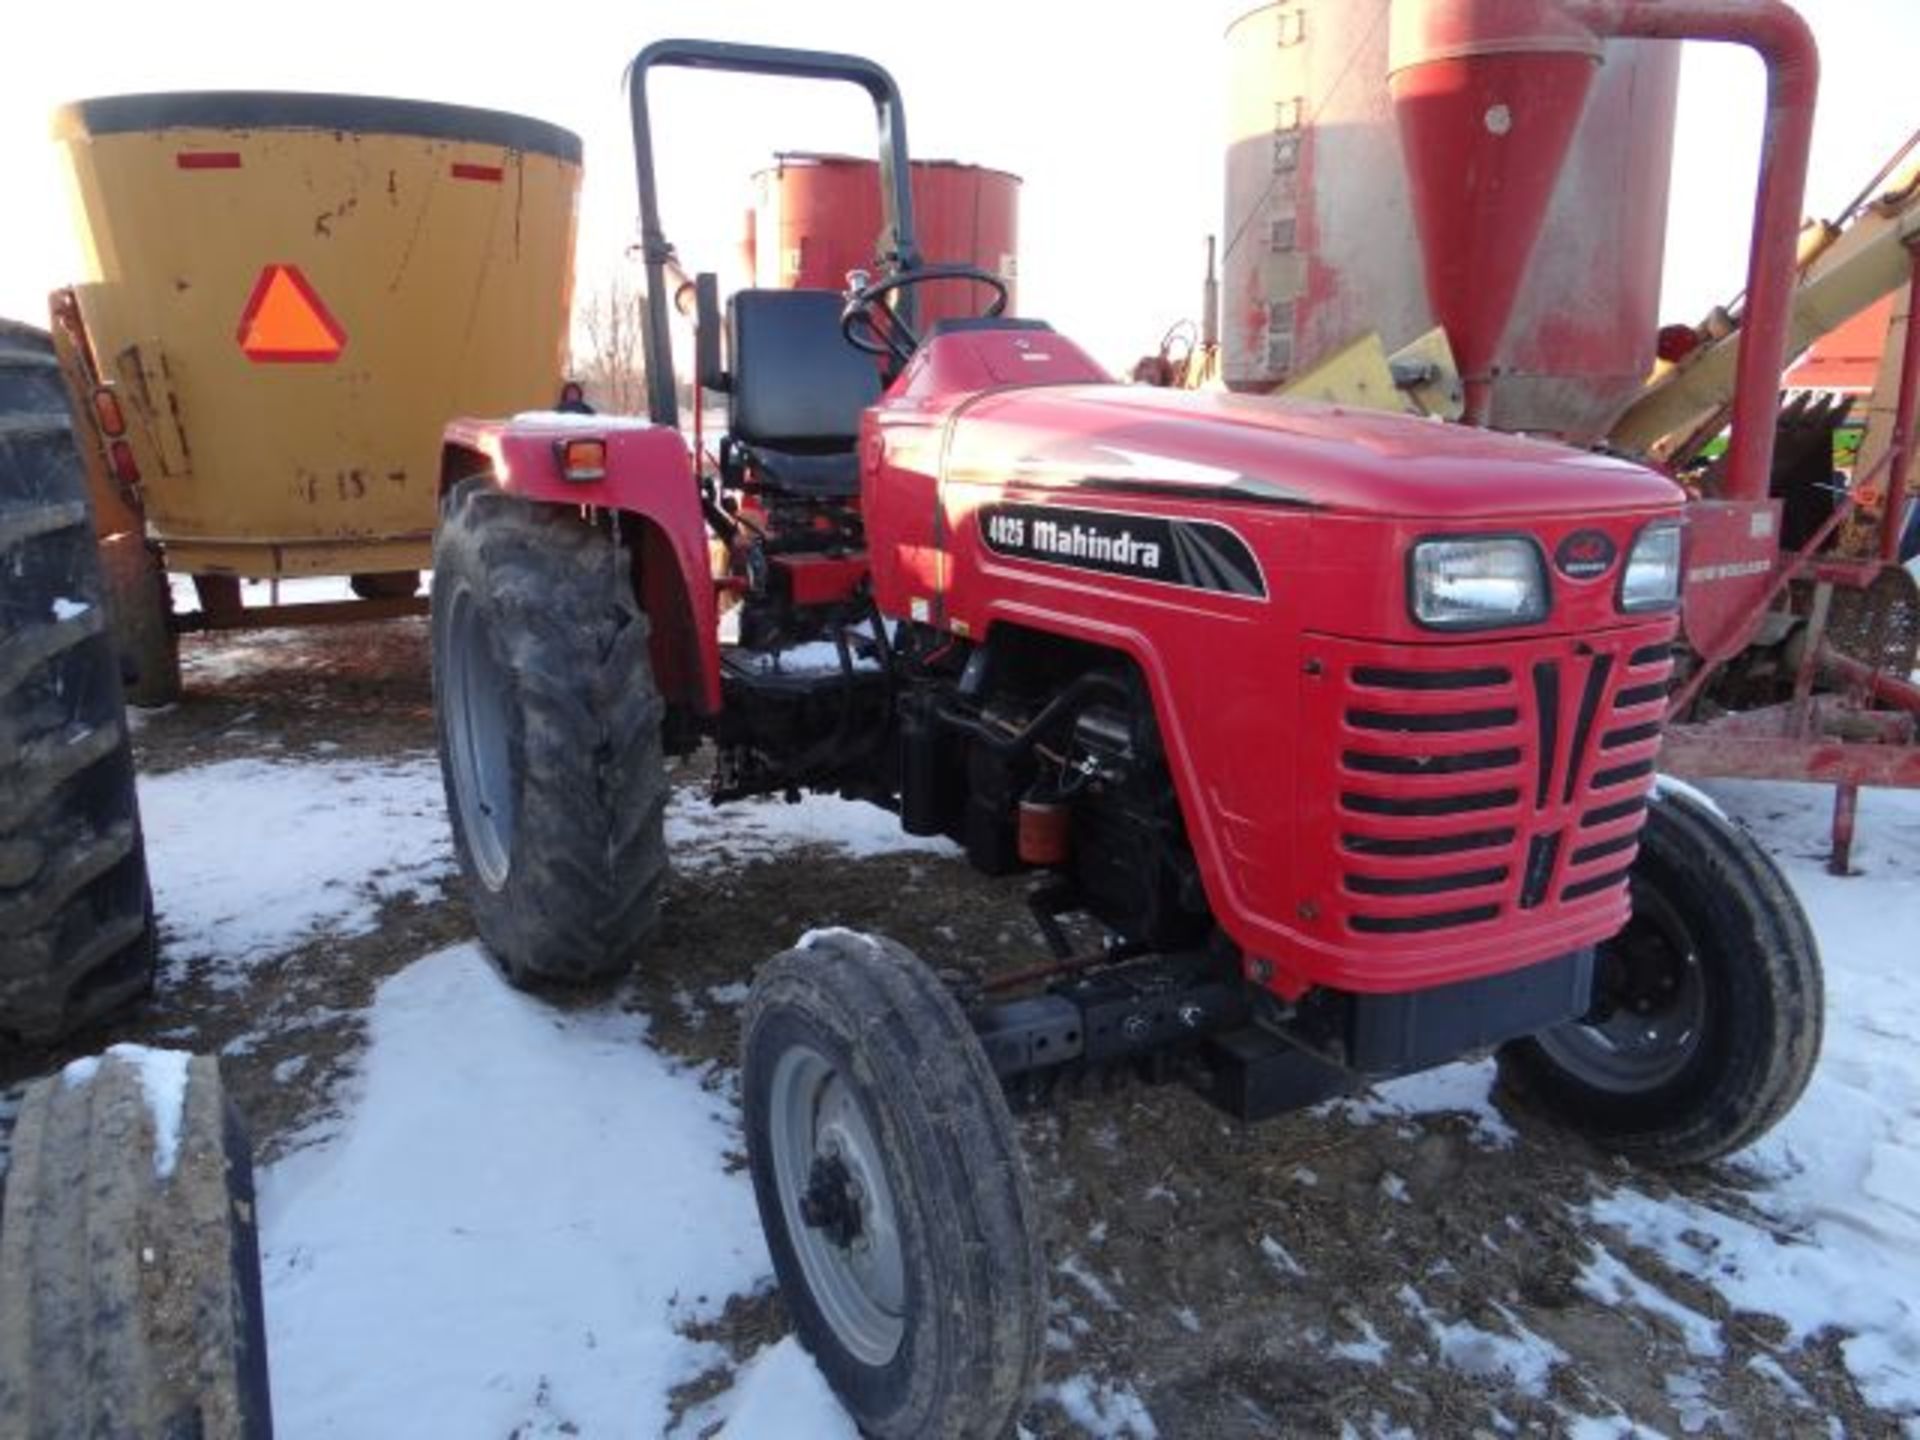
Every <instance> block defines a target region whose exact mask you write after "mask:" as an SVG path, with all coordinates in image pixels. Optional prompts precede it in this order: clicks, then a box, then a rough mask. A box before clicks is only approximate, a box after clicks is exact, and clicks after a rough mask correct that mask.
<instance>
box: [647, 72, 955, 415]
mask: <svg viewBox="0 0 1920 1440" xmlns="http://www.w3.org/2000/svg"><path fill="white" fill-rule="evenodd" d="M660 66H674V67H677V68H681V69H688V70H731V71H734V72H736V73H739V74H746V75H788V76H793V77H795V78H796V79H802V80H843V81H846V82H848V83H849V84H853V85H858V86H859V87H860V88H861V89H862V90H865V91H866V92H867V94H868V95H869V96H871V97H872V99H873V109H874V114H875V116H876V117H877V119H878V120H879V124H880V192H881V193H880V213H881V215H882V217H883V223H884V226H885V228H884V229H883V230H882V231H881V233H880V259H881V261H882V263H883V264H885V265H888V266H891V267H892V268H894V269H896V270H913V269H917V268H918V267H919V264H920V255H919V251H918V249H917V248H916V246H915V243H914V237H913V192H912V189H911V186H910V184H909V175H910V173H911V172H910V171H909V170H908V168H907V118H906V110H905V107H904V106H903V105H902V104H901V100H900V87H899V86H897V85H895V84H894V83H893V77H892V76H891V75H889V74H888V73H887V72H886V71H885V70H883V69H882V68H881V67H880V66H878V65H876V64H874V62H873V61H871V60H863V59H861V58H860V57H859V56H857V55H837V54H833V53H831V52H829V51H820V50H786V49H781V48H778V47H775V46H770V45H730V44H725V43H722V42H720V41H717V40H656V41H654V42H653V44H651V45H649V46H647V47H646V48H645V49H644V50H642V51H641V52H640V53H639V54H638V55H636V56H635V57H634V60H633V64H632V66H631V67H630V68H629V69H628V71H627V89H628V95H629V99H630V101H631V103H632V106H633V162H634V167H635V169H636V170H637V171H638V176H639V181H640V250H641V258H642V260H643V261H644V263H645V265H646V271H647V311H646V323H645V325H644V326H643V327H642V331H643V333H642V339H643V341H644V350H645V354H646V364H647V414H648V417H649V418H650V419H652V420H653V422H654V423H655V424H656V425H677V424H679V421H680V408H679V401H678V398H677V397H676V395H675V394H674V381H673V340H672V337H671V335H670V334H669V331H668V326H669V323H670V318H671V317H670V315H669V309H668V299H667V266H668V265H669V264H671V263H672V261H673V246H672V245H671V244H669V243H668V241H667V236H666V232H665V231H664V230H662V229H661V228H660V197H659V193H658V190H657V189H656V187H655V184H654V169H653V126H652V123H651V121H650V120H649V119H648V115H647V74H648V72H649V71H651V70H654V69H656V68H658V67H660ZM909 294H910V292H909ZM905 304H906V312H905V318H906V320H907V322H908V323H909V324H911V323H912V321H913V315H912V312H911V307H912V300H911V299H910V298H909V299H907V300H906V302H905Z"/></svg>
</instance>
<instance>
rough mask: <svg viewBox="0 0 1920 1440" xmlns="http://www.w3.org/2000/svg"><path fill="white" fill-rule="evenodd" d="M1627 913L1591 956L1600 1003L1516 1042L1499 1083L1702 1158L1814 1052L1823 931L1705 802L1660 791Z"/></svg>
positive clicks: (1746, 1130) (1592, 1125)
mask: <svg viewBox="0 0 1920 1440" xmlns="http://www.w3.org/2000/svg"><path fill="white" fill-rule="evenodd" d="M1631 885H1632V892H1633V915H1632V918H1631V919H1629V920H1628V922H1627V926H1626V928H1625V929H1624V930H1623V931H1621V933H1620V934H1619V935H1617V936H1615V937H1614V938H1613V939H1612V940H1610V941H1608V942H1607V943H1606V944H1605V945H1603V946H1601V947H1600V952H1599V954H1598V955H1597V956H1596V957H1595V974H1594V1000H1593V1007H1592V1009H1591V1010H1589V1011H1588V1013H1587V1014H1586V1015H1585V1016H1583V1017H1581V1019H1579V1020H1576V1021H1573V1022H1571V1023H1569V1024H1566V1025H1560V1026H1556V1027H1555V1028H1554V1029H1551V1030H1547V1031H1543V1032H1542V1033H1540V1034H1538V1035H1535V1036H1533V1037H1532V1038H1530V1039H1526V1040H1518V1041H1514V1042H1513V1043H1512V1044H1510V1045H1508V1046H1506V1047H1505V1048H1504V1049H1503V1050H1502V1051H1501V1054H1500V1068H1501V1076H1502V1079H1503V1080H1504V1081H1505V1082H1506V1083H1507V1085H1508V1086H1509V1088H1510V1089H1512V1090H1513V1091H1514V1092H1515V1093H1516V1094H1517V1095H1518V1096H1519V1097H1520V1098H1521V1099H1522V1101H1523V1102H1525V1103H1531V1104H1533V1105H1534V1106H1536V1107H1537V1108H1538V1109H1540V1110H1542V1111H1543V1112H1545V1113H1546V1114H1548V1115H1549V1116H1551V1117H1552V1118H1554V1119H1555V1120H1556V1121H1558V1122H1559V1123H1561V1124H1563V1125H1564V1126H1566V1127H1567V1128H1568V1129H1571V1130H1575V1131H1578V1132H1579V1133H1581V1134H1584V1135H1585V1136H1586V1137H1587V1138H1588V1139H1590V1140H1592V1141H1593V1142H1594V1143H1596V1144H1598V1145H1600V1146H1601V1147H1603V1148H1605V1149H1609V1150H1614V1151H1617V1152H1618V1153H1620V1154H1623V1155H1627V1156H1631V1157H1632V1158H1634V1159H1636V1160H1642V1161H1646V1162H1649V1163H1652V1164H1660V1165H1694V1164H1702V1163H1705V1162H1707V1161H1710V1160H1717V1159H1720V1158H1721V1157H1722V1156H1725V1155H1729V1154H1731V1153H1732V1152H1734V1151H1736V1150H1739V1149H1742V1148H1743V1147H1745V1146H1747V1145H1750V1144H1752V1143H1753V1142H1754V1141H1755V1140H1757V1139H1759V1138H1760V1136H1761V1135H1763V1134H1765V1133H1766V1132H1767V1130H1769V1129H1770V1128H1772V1126H1773V1125H1774V1124H1775V1123H1776V1122H1777V1121H1779V1120H1780V1118H1781V1117H1782V1116H1784V1115H1785V1114H1786V1113H1787V1111H1788V1110H1790V1109H1791V1108H1792V1107H1793V1103H1794V1101H1796V1100H1797V1099H1799V1098H1800V1092H1801V1091H1802V1090H1804V1089H1805V1088H1806V1084H1807V1080H1808V1078H1809V1077H1810V1076H1811V1075H1812V1073H1813V1067H1814V1062H1815V1061H1816V1060H1817V1059H1818V1058H1819V1054H1820V1036H1821V1025H1822V1018H1821V1017H1822V1001H1823V991H1822V982H1821V974H1820V953H1819V950H1818V948H1817V947H1816V945H1815V943H1814V937H1813V929H1812V927H1811V926H1810V925H1809V924H1808V923H1807V917H1806V914H1805V912H1804V911H1802V910H1801V908H1800V904H1799V901H1797V900H1796V899H1795V898H1794V895H1793V891H1792V890H1791V889H1790V888H1789V887H1788V885H1787V882H1786V879H1785V877H1783V876H1782V875H1781V874H1780V872H1779V870H1778V869H1777V868H1776V867H1775V866H1774V864H1773V862H1772V861H1771V860H1770V859H1768V858H1767V856H1766V854H1765V853H1764V852H1763V851H1762V850H1761V849H1760V847H1759V846H1758V845H1756V844H1754V842H1753V841H1752V840H1751V839H1750V838H1748V836H1747V835H1746V834H1745V833H1743V832H1742V831H1740V830H1739V829H1737V828H1736V827H1735V826H1734V825H1733V824H1732V823H1731V822H1729V821H1728V820H1726V819H1725V818H1724V817H1723V816H1721V815H1720V814H1718V813H1717V812H1716V811H1715V810H1713V809H1712V808H1711V807H1710V806H1709V805H1708V804H1707V803H1706V802H1705V801H1703V800H1701V799H1696V798H1695V797H1693V796H1692V795H1690V794H1688V793H1686V792H1685V791H1681V790H1676V789H1668V790H1664V791H1661V792H1658V793H1656V794H1655V795H1654V797H1653V800H1652V803H1651V806H1650V808H1649V810H1648V814H1647V825H1646V830H1645V831H1644V832H1643V834H1642V835H1641V837H1640V854H1639V858H1638V859H1636V860H1635V862H1634V865H1633V871H1632V877H1631Z"/></svg>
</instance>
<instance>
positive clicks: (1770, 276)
mask: <svg viewBox="0 0 1920 1440" xmlns="http://www.w3.org/2000/svg"><path fill="white" fill-rule="evenodd" d="M1563 3H1564V8H1565V10H1566V13H1567V14H1568V15H1570V16H1572V17H1573V18H1574V19H1576V20H1578V21H1579V22H1580V23H1581V24H1583V25H1585V26H1587V27H1588V28H1589V29H1591V30H1592V31H1594V33H1595V34H1599V35H1607V36H1618V37H1620V38H1621V39H1633V40H1717V41H1723V42H1726V43H1728V44H1733V45H1744V46H1746V47H1747V48H1748V49H1750V50H1754V51H1756V52H1757V53H1758V54H1759V56H1760V58H1761V59H1762V60H1763V61H1764V62H1765V63H1766V67H1767V126H1766V131H1765V134H1764V137H1763V139H1762V141H1761V147H1760V185H1759V199H1758V202H1757V203H1756V205H1755V207H1754V212H1753V241H1752V245H1751V247H1750V249H1749V250H1748V253H1747V304H1746V311H1745V313H1744V314H1743V315H1742V317H1741V321H1740V360H1739V366H1738V368H1737V369H1736V371H1735V373H1734V392H1733V395H1734V398H1733V441H1732V444H1731V445H1730V446H1729V449H1728V456H1727V485H1726V498H1727V499H1729V500H1765V499H1766V498H1767V483H1768V480H1769V478H1770V473H1771V471H1772V469H1773V430H1774V418H1775V415H1776V412H1777V410H1778V408H1779V397H1780V375H1781V372H1782V371H1783V370H1784V369H1785V368H1786V362H1787V353H1786V352H1787V320H1788V311H1789V309H1790V307H1791V305H1792V302H1793V285H1794V277H1795V273H1796V265H1795V259H1796V256H1795V251H1796V249H1797V247H1798V244H1799V237H1800V209H1801V205H1802V203H1803V200H1804V197H1805V192H1806V188H1807V154H1808V151H1809V150H1810V149H1811V148H1812V144H1813V104H1814V97H1815V94H1816V92H1817V91H1818V90H1819V88H1820V52H1819V50H1818V48H1817V47H1816V46H1815V45H1814V43H1813V32H1812V31H1811V30H1809V29H1808V28H1807V22H1806V21H1805V20H1802V19H1801V18H1800V16H1799V15H1798V14H1797V13H1796V12H1795V11H1794V10H1793V9H1791V8H1790V7H1789V6H1787V5H1785V4H1783V3H1781V0H1563Z"/></svg>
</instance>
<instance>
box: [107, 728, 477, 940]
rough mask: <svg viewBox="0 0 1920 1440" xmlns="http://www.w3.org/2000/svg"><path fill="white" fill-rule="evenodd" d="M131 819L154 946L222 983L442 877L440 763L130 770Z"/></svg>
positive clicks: (447, 868)
mask: <svg viewBox="0 0 1920 1440" xmlns="http://www.w3.org/2000/svg"><path fill="white" fill-rule="evenodd" d="M139 791H140V814H141V819H142V821H143V822H144V825H145V828H146V837H147V864H148V868H149V870H150V872H151V874H152V877H153V889H154V904H155V907H156V909H157V910H158V911H159V916H160V924H161V929H162V931H163V933H164V934H165V937H166V943H167V952H168V954H169V955H170V956H172V957H173V958H175V959H183V960H186V961H189V962H199V963H204V964H210V965H212V966H213V967H215V968H216V969H217V970H222V971H225V972H227V973H228V975H229V976H231V975H232V974H234V973H235V972H238V971H240V970H244V969H245V968H246V966H247V965H248V964H250V963H251V962H253V961H255V960H258V959H260V958H261V957H265V956H272V955H278V954H282V953H284V952H285V951H287V950H288V949H291V948H293V947H294V946H296V945H298V944H300V943H301V942H302V941H303V940H305V939H307V938H309V937H312V936H315V935H318V934H320V933H322V932H329V933H333V934H340V935H354V934H364V933H366V932H367V931H369V930H371V929H372V928H373V925H374V923H375V921H376V919H377V917H378V915H379V905H380V902H381V901H382V900H384V899H388V898H391V897H393V896H396V895H400V894H404V893H408V892H414V893H419V892H422V891H432V890H434V889H437V887H438V886H439V884H440V882H441V881H442V880H443V879H444V878H445V877H446V876H447V875H448V874H449V873H450V872H451V869H452V858H451V856H452V849H451V844H450V841H449V839H448V836H447V824H446V814H445V807H444V803H443V801H442V798H441V789H440V767H439V765H438V763H437V762H436V761H435V760H434V759H433V758H432V757H430V756H428V757H415V758H412V759H405V760H397V761H393V762H391V763H384V764H383V763H374V762H369V761H364V760H356V761H307V762H301V763H283V762H279V761H269V760H223V761H220V762H219V763H217V764H213V765H201V766H196V767H193V768H191V769H187V770H175V771H172V772H170V773H168V774H165V775H153V776H142V777H141V779H140V782H139Z"/></svg>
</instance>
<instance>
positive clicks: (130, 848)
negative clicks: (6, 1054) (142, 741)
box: [0, 322, 154, 1044]
mask: <svg viewBox="0 0 1920 1440" xmlns="http://www.w3.org/2000/svg"><path fill="white" fill-rule="evenodd" d="M0 570H3V571H4V573H5V575H6V579H5V581H4V583H3V584H0V1034H5V1035H8V1036H11V1037H13V1038H15V1039H19V1040H25V1041H28V1042H30V1043H36V1044H38V1043H46V1042H49V1041H52V1040H56V1039H59V1038H60V1037H61V1036H63V1035H65V1034H67V1033H68V1032H70V1031H72V1030H75V1029H78V1028H79V1027H80V1026H82V1025H85V1024H88V1023H91V1022H93V1021H95V1020H99V1019H101V1018H102V1017H104V1016H105V1015H107V1014H109V1013H110V1012H112V1011H113V1010H115V1009H118V1008H119V1007H120V1006H122V1005H124V1004H126V1003H127V1002H128V1001H131V1000H133V999H136V998H138V997H139V996H141V995H144V994H145V993H146V992H147V990H148V989H149V988H150V987H151V986H152V984H153V972H154V936H153V916H152V909H153V906H152V902H151V900H150V898H149V896H148V892H147V865H146V856H145V852H144V851H143V849H142V845H141V835H140V813H139V808H138V805H137V803H136V800H135V796H134V784H133V750H132V745H131V743H130V740H129V738H128V732H127V724H126V714H125V710H124V708H123V704H122V700H121V690H120V665H119V661H118V659H117V657H116V655H115V653H114V641H113V636H112V634H111V633H110V628H109V625H108V620H107V609H106V596H105V593H104V591H103V588H102V585H101V578H100V570H99V565H98V560H97V551H96V549H95V544H94V534H93V521H92V519H91V516H90V514H89V507H88V504H87V486H86V472H85V470H84V468H83V466H82V464H81V461H80V456H79V453H78V452H77V451H76V450H75V448H74V441H73V431H72V424H71V420H70V418H69V415H68V411H67V400H66V393H65V390H64V388H63V385H62V382H61V379H60V374H59V371H58V369H57V368H56V366H55V363H54V359H53V347H52V344H51V342H49V341H48V339H47V337H46V336H45V335H43V334H41V333H40V332H39V331H36V330H29V329H27V328H26V327H24V326H16V325H10V324H5V323H3V322H0Z"/></svg>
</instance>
